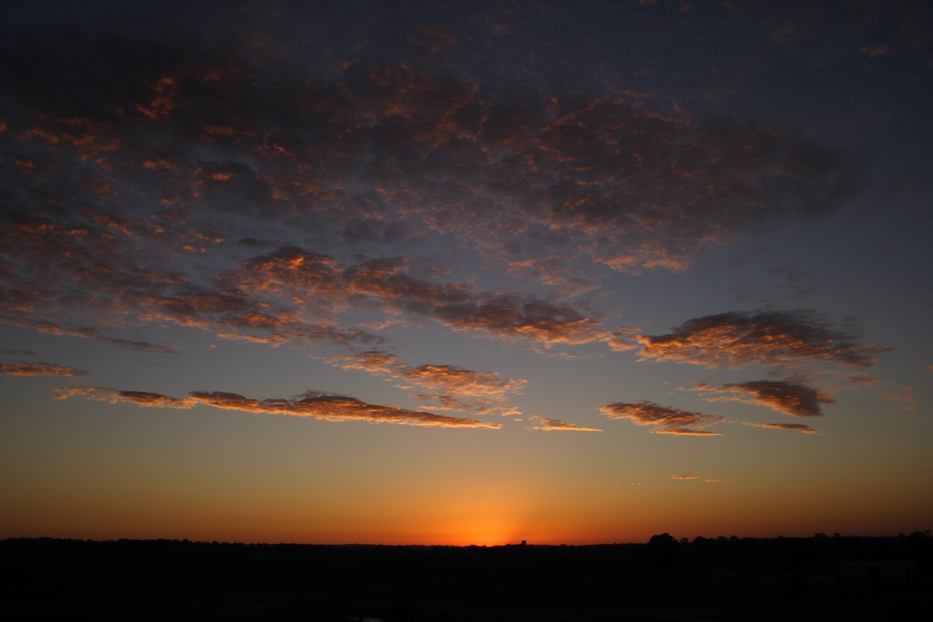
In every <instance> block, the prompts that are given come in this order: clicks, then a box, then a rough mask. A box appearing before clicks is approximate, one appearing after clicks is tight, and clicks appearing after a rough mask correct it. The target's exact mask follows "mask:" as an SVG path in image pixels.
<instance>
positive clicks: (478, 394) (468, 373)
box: [329, 350, 527, 415]
mask: <svg viewBox="0 0 933 622" xmlns="http://www.w3.org/2000/svg"><path fill="white" fill-rule="evenodd" d="M329 362H330V363H331V364H332V365H335V366H337V367H340V368H342V369H347V370H355V371H364V372H367V373H370V374H375V375H380V376H385V377H387V378H390V379H392V380H394V381H396V382H397V383H398V386H399V387H400V388H403V389H417V388H420V389H426V390H428V391H430V393H421V394H418V395H417V397H418V398H420V399H430V400H433V401H437V402H440V404H441V407H443V408H447V409H451V410H474V411H476V412H478V413H480V414H491V413H497V412H498V413H500V414H508V415H514V414H519V411H518V410H517V409H515V408H514V407H505V406H504V402H505V400H506V398H507V397H508V396H509V395H511V394H514V393H518V392H520V391H521V390H522V388H523V387H524V386H525V384H526V383H527V381H526V380H524V379H522V378H503V377H502V376H500V375H499V374H498V373H496V372H493V371H481V370H473V369H467V368H465V367H458V366H455V365H443V364H437V363H426V364H423V365H418V366H416V367H411V366H408V365H406V364H405V363H403V362H402V361H401V360H400V359H399V358H398V357H397V356H395V355H394V354H390V353H388V352H384V351H381V350H369V351H366V352H361V353H354V354H349V355H342V356H337V357H334V358H332V359H330V361H329Z"/></svg>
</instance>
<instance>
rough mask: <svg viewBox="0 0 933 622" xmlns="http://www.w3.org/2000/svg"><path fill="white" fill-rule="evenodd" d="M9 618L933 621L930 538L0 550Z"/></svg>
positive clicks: (107, 545) (42, 543)
mask: <svg viewBox="0 0 933 622" xmlns="http://www.w3.org/2000/svg"><path fill="white" fill-rule="evenodd" d="M0 564H2V569H3V571H4V575H5V577H6V578H5V579H4V580H3V581H2V582H0V584H2V587H0V598H2V600H0V618H2V619H4V620H34V619H62V618H80V619H85V618H87V619H94V620H168V619H175V620H195V619H197V620H277V619H284V620H345V621H346V620H368V621H371V622H375V621H384V622H391V621H407V620H425V621H433V620H542V621H550V620H723V619H725V620H833V619H840V620H846V619H847V620H882V619H887V620H898V619H916V616H917V615H920V616H921V617H923V616H925V615H926V614H922V613H913V614H911V613H910V612H927V614H928V613H929V611H931V610H933V609H931V606H933V538H931V537H929V534H920V533H916V534H913V535H911V536H900V537H892V538H849V537H814V538H806V539H799V538H797V539H789V538H775V539H736V538H730V539H726V538H719V539H715V540H703V539H698V540H696V541H693V542H690V543H686V542H677V541H675V540H674V539H673V538H669V537H657V536H656V537H655V538H653V539H652V542H651V543H648V544H622V545H603V546H576V547H569V546H568V547H563V546H560V547H555V546H533V545H528V546H504V547H489V548H486V547H463V548H455V547H392V546H305V545H248V544H223V543H195V542H187V541H168V540H155V541H130V540H120V541H114V542H91V541H80V540H52V539H11V540H6V541H2V542H0Z"/></svg>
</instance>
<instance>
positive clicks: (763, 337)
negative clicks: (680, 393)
mask: <svg viewBox="0 0 933 622" xmlns="http://www.w3.org/2000/svg"><path fill="white" fill-rule="evenodd" d="M638 341H639V342H640V343H641V345H642V349H641V353H640V355H641V357H642V358H644V359H650V360H655V361H673V362H677V363H690V364H692V365H703V366H705V367H739V366H742V365H746V364H749V363H764V364H773V365H795V364H799V363H806V362H832V363H839V364H843V365H849V366H854V367H869V366H871V365H872V364H874V362H875V359H876V357H877V355H878V353H880V352H884V351H887V349H886V348H883V347H881V346H877V345H872V344H861V343H858V342H857V341H856V338H855V336H854V335H852V334H851V333H850V332H847V331H846V330H844V329H842V328H837V327H834V326H832V325H830V324H829V323H828V322H827V321H826V320H825V319H823V318H822V317H821V316H819V315H818V314H816V313H814V312H812V311H786V312H781V311H760V312H742V311H731V312H728V313H721V314H718V315H708V316H704V317H701V318H696V319H692V320H689V321H687V322H685V323H683V324H681V325H680V326H678V327H677V328H675V329H674V330H673V331H672V332H671V333H668V334H665V335H642V336H641V337H639V338H638Z"/></svg>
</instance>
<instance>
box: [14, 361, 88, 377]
mask: <svg viewBox="0 0 933 622" xmlns="http://www.w3.org/2000/svg"><path fill="white" fill-rule="evenodd" d="M85 375H87V372H86V371H84V370H83V369H75V368H74V367H65V366H63V365H56V364H55V363H0V376H23V377H30V376H61V377H66V378H69V377H73V376H85Z"/></svg>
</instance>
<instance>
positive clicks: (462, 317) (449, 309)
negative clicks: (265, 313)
mask: <svg viewBox="0 0 933 622" xmlns="http://www.w3.org/2000/svg"><path fill="white" fill-rule="evenodd" d="M233 278H235V279H237V284H238V286H240V287H243V288H245V289H248V290H251V291H258V292H267V293H276V294H279V295H287V296H290V297H292V298H293V299H299V300H301V301H302V303H304V304H310V305H315V306H317V307H319V308H328V309H335V308H341V307H343V306H346V305H348V304H351V303H353V302H354V299H355V298H356V299H359V304H369V301H370V300H374V301H375V302H377V303H379V304H380V305H382V307H383V308H385V309H388V310H393V311H404V312H408V313H411V314H414V315H420V316H424V317H429V318H432V319H434V320H436V321H438V322H440V323H441V324H444V325H446V326H449V327H451V328H453V329H455V330H463V331H475V332H481V333H485V334H487V335H489V336H492V337H497V338H501V339H506V340H529V341H533V342H537V343H541V344H543V345H545V346H552V345H559V344H564V345H583V344H587V343H594V342H606V343H608V344H609V345H610V347H612V346H613V345H614V344H615V343H616V337H615V336H614V335H612V334H611V333H609V332H607V331H606V330H604V329H603V328H602V327H601V326H600V325H599V322H597V321H596V320H595V319H594V318H591V317H588V316H586V315H584V314H583V313H581V312H580V311H579V310H578V309H575V308H574V307H572V306H570V305H566V304H556V303H553V302H549V301H546V300H540V299H538V298H535V297H532V296H526V295H522V294H518V293H513V292H490V291H482V290H477V289H476V288H475V287H473V286H472V285H470V284H467V283H459V282H435V281H428V280H424V279H419V278H415V277H414V276H412V275H411V274H409V273H408V272H407V262H406V260H404V259H403V258H398V257H394V258H381V259H371V260H368V261H364V262H362V263H358V264H355V265H351V266H343V265H341V264H340V263H338V262H337V261H336V260H334V259H333V258H331V257H328V256H326V255H321V254H318V253H314V252H311V251H307V250H304V249H301V248H297V247H288V248H282V249H279V250H278V251H275V252H273V253H268V254H266V255H261V256H257V257H254V258H252V259H250V260H249V261H248V262H246V263H245V264H244V265H243V267H242V268H241V269H240V270H238V271H237V272H236V274H235V275H234V277H233ZM368 299H369V300H368Z"/></svg>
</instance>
